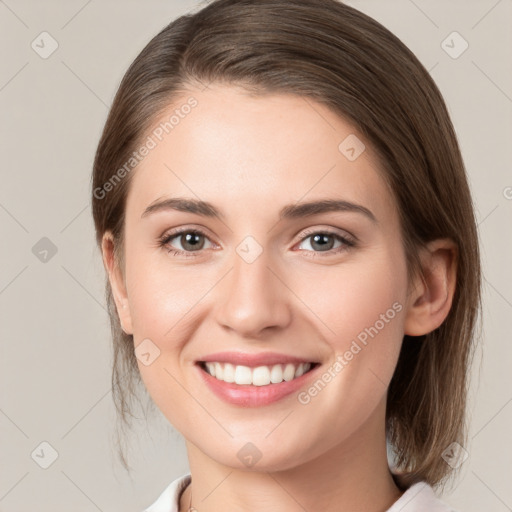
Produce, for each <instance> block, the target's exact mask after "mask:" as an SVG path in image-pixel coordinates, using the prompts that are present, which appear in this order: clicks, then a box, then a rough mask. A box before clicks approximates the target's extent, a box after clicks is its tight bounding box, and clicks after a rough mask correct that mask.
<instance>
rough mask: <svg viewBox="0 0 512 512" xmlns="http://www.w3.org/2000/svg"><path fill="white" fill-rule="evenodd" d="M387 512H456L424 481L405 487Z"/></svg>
mask: <svg viewBox="0 0 512 512" xmlns="http://www.w3.org/2000/svg"><path fill="white" fill-rule="evenodd" d="M387 512H458V511H457V510H455V509H454V508H452V507H451V506H450V505H448V504H446V503H444V502H443V501H441V500H440V499H439V498H437V496H436V495H435V493H434V490H433V489H432V487H431V486H430V485H429V484H427V483H426V482H418V483H416V484H414V485H412V486H411V487H409V489H407V490H406V491H405V492H404V494H402V496H400V498H399V499H398V500H397V501H396V502H395V503H394V504H393V506H392V507H391V508H390V509H388V511H387Z"/></svg>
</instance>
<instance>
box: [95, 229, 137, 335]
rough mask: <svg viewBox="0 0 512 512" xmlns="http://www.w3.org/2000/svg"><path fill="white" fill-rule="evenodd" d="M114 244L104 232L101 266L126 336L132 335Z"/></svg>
mask: <svg viewBox="0 0 512 512" xmlns="http://www.w3.org/2000/svg"><path fill="white" fill-rule="evenodd" d="M114 244H115V242H114V239H113V236H112V233H111V232H110V231H107V232H105V234H104V235H103V238H102V242H101V251H102V256H103V265H104V267H105V270H106V271H107V273H108V279H109V282H110V287H111V289H112V295H113V297H114V302H115V304H116V309H117V314H118V316H119V321H120V322H121V327H122V329H123V331H124V332H125V333H126V334H133V329H132V320H131V315H130V307H129V303H128V294H127V292H126V285H125V282H124V278H123V275H122V272H121V269H120V268H119V266H118V264H117V262H116V258H115V256H114V247H115V245H114Z"/></svg>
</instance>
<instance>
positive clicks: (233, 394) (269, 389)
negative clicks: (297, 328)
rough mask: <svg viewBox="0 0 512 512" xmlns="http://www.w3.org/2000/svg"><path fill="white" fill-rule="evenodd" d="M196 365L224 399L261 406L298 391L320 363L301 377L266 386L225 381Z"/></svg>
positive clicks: (232, 402)
mask: <svg viewBox="0 0 512 512" xmlns="http://www.w3.org/2000/svg"><path fill="white" fill-rule="evenodd" d="M196 367H197V369H198V371H199V373H200V376H201V378H202V379H203V381H204V382H205V383H206V385H207V386H208V387H209V388H210V389H211V390H212V391H213V392H214V393H215V394H216V395H217V396H218V397H219V398H221V399H222V400H224V401H225V402H228V403H230V404H233V405H239V406H241V407H260V406H263V405H268V404H271V403H273V402H277V401H278V400H281V399H282V398H284V397H286V396H288V395H290V394H292V393H294V392H295V391H298V389H299V388H300V387H302V386H303V385H304V384H305V383H306V382H307V381H308V380H309V379H310V378H311V377H312V376H313V375H314V374H316V371H317V370H318V368H320V365H319V364H318V365H317V366H315V367H314V368H313V369H311V370H309V371H308V372H306V373H304V374H303V375H301V376H300V377H297V378H295V379H292V380H290V381H283V382H280V383H279V384H268V385H266V386H253V385H241V384H235V383H234V382H224V381H223V380H219V379H216V378H215V377H212V376H211V375H210V374H209V373H208V372H207V371H205V370H203V369H202V368H201V366H200V364H199V363H197V364H196Z"/></svg>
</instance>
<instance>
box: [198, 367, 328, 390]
mask: <svg viewBox="0 0 512 512" xmlns="http://www.w3.org/2000/svg"><path fill="white" fill-rule="evenodd" d="M197 364H198V365H199V367H200V368H201V369H202V370H203V371H204V372H206V373H207V374H208V375H210V376H211V377H214V378H215V379H217V380H219V381H222V382H227V383H232V384H237V385H240V386H269V385H272V384H280V383H282V382H289V381H292V380H295V379H298V378H299V377H301V376H302V375H304V374H306V373H309V372H310V371H312V370H313V369H315V368H316V367H317V366H319V365H320V363H313V362H311V363H299V364H297V363H286V364H284V363H281V364H274V365H270V366H265V365H262V366H257V367H249V366H243V365H234V364H231V363H223V362H205V361H199V362H198V363H197Z"/></svg>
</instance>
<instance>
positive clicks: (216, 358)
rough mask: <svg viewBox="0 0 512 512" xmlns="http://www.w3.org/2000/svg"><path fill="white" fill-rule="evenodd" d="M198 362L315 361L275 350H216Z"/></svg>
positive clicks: (268, 363)
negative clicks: (257, 351) (256, 352)
mask: <svg viewBox="0 0 512 512" xmlns="http://www.w3.org/2000/svg"><path fill="white" fill-rule="evenodd" d="M198 362H219V363H231V364H233V365H235V366H236V365H241V366H249V367H251V368H255V367H257V366H272V365H274V364H286V363H294V364H300V363H316V361H313V360H312V359H303V358H301V357H296V356H290V355H287V354H279V353H277V352H259V353H258V354H248V353H243V352H216V353H214V354H209V355H207V356H204V357H202V358H201V359H199V360H198Z"/></svg>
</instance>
